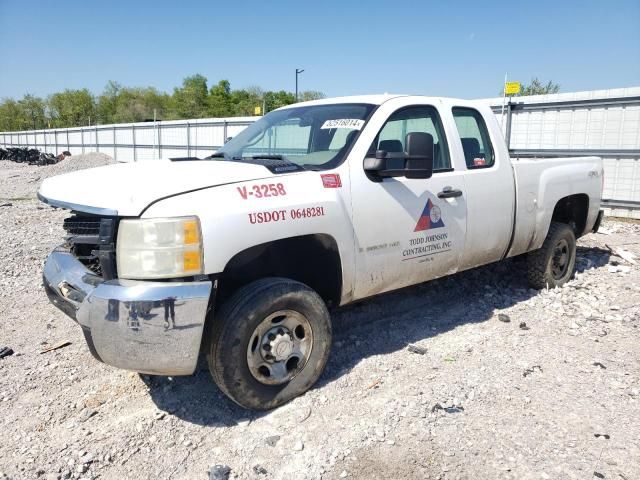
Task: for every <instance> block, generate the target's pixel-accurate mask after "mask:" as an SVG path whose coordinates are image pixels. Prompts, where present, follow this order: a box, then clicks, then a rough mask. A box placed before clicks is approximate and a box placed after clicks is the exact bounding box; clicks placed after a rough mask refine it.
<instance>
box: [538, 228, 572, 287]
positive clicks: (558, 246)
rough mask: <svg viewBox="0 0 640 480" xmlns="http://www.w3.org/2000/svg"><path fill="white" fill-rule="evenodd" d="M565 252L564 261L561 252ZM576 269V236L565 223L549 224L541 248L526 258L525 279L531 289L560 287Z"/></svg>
mask: <svg viewBox="0 0 640 480" xmlns="http://www.w3.org/2000/svg"><path fill="white" fill-rule="evenodd" d="M565 251H566V259H565V260H566V261H565V262H563V261H562V258H565V254H564V253H563V252H565ZM575 269H576V236H575V233H574V232H573V229H572V228H571V227H570V226H569V225H567V224H566V223H559V222H551V225H550V226H549V232H548V233H547V238H545V240H544V243H543V244H542V247H541V248H539V249H538V250H535V251H533V252H529V254H528V256H527V278H528V280H529V284H530V285H531V287H533V288H535V289H538V290H541V289H543V288H556V287H561V286H562V285H564V284H565V283H566V282H568V281H569V280H570V279H571V278H572V277H573V275H574V273H575Z"/></svg>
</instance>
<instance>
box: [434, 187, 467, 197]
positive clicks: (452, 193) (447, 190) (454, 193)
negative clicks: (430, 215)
mask: <svg viewBox="0 0 640 480" xmlns="http://www.w3.org/2000/svg"><path fill="white" fill-rule="evenodd" d="M461 196H462V190H457V189H455V190H454V189H452V188H451V187H444V188H443V189H442V191H441V192H440V193H438V198H454V197H461Z"/></svg>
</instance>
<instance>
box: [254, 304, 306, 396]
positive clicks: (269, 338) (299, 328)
mask: <svg viewBox="0 0 640 480" xmlns="http://www.w3.org/2000/svg"><path fill="white" fill-rule="evenodd" d="M312 348H313V331H312V330H311V324H310V323H309V320H308V319H307V317H305V316H304V315H302V314H301V313H300V312H296V311H294V310H279V311H277V312H274V313H272V314H271V315H269V316H268V317H266V318H265V319H264V320H263V321H262V322H260V324H259V325H258V326H257V327H256V329H255V330H254V331H253V333H252V334H251V337H250V339H249V345H248V346H247V365H248V366H249V371H250V372H251V375H253V377H254V378H255V379H256V380H257V381H259V382H260V383H263V384H265V385H281V384H283V383H287V382H289V381H290V380H291V379H292V378H293V377H295V376H296V375H297V374H298V373H299V372H300V371H301V370H302V369H303V368H304V366H305V365H306V364H307V361H308V360H309V356H310V355H311V349H312Z"/></svg>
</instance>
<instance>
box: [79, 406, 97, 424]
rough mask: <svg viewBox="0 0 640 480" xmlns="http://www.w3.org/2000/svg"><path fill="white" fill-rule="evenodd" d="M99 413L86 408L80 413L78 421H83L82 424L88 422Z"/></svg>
mask: <svg viewBox="0 0 640 480" xmlns="http://www.w3.org/2000/svg"><path fill="white" fill-rule="evenodd" d="M97 413H98V412H96V411H95V410H92V409H90V408H84V409H83V410H82V411H81V412H80V415H79V416H78V420H79V421H81V422H86V421H87V420H89V419H90V418H91V417H93V416H94V415H95V414H97Z"/></svg>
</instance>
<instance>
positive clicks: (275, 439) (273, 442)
mask: <svg viewBox="0 0 640 480" xmlns="http://www.w3.org/2000/svg"><path fill="white" fill-rule="evenodd" d="M278 440H280V435H271V436H270V437H267V438H265V439H264V441H265V443H266V444H267V445H269V446H270V447H275V446H276V444H277V443H278Z"/></svg>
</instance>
